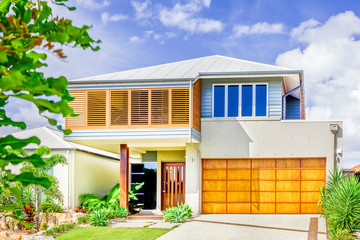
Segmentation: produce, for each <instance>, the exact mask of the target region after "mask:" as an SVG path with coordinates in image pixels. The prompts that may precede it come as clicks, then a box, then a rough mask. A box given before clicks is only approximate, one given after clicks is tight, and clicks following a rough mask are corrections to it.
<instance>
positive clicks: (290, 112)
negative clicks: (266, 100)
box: [285, 95, 300, 119]
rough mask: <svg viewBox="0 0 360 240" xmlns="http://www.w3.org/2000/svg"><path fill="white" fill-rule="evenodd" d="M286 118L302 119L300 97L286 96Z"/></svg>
mask: <svg viewBox="0 0 360 240" xmlns="http://www.w3.org/2000/svg"><path fill="white" fill-rule="evenodd" d="M285 119H300V99H297V98H295V97H293V96H291V95H289V96H287V97H286V116H285Z"/></svg>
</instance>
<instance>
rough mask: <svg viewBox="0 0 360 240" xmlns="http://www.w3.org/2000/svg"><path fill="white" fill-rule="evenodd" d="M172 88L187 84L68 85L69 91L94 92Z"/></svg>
mask: <svg viewBox="0 0 360 240" xmlns="http://www.w3.org/2000/svg"><path fill="white" fill-rule="evenodd" d="M169 87H171V88H173V87H189V82H176V83H160V84H125V83H124V84H91V85H88V84H83V85H70V86H68V89H69V90H96V89H133V88H169Z"/></svg>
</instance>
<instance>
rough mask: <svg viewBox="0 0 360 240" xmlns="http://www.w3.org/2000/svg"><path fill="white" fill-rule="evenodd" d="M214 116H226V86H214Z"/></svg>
mask: <svg viewBox="0 0 360 240" xmlns="http://www.w3.org/2000/svg"><path fill="white" fill-rule="evenodd" d="M214 117H225V86H214Z"/></svg>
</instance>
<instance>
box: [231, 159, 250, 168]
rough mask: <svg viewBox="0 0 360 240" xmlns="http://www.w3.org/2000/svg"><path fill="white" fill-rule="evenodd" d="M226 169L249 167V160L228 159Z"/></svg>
mask: <svg viewBox="0 0 360 240" xmlns="http://www.w3.org/2000/svg"><path fill="white" fill-rule="evenodd" d="M227 166H228V169H231V168H248V169H250V168H251V160H250V159H248V160H238V159H229V160H228V163H227Z"/></svg>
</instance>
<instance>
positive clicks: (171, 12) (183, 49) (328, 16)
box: [0, 0, 360, 167]
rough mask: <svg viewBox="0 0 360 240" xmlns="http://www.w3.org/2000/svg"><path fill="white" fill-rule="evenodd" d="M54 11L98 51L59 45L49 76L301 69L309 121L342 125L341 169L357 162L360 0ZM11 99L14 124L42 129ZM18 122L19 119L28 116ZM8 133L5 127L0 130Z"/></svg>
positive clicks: (81, 0) (120, 4) (110, 4)
mask: <svg viewBox="0 0 360 240" xmlns="http://www.w3.org/2000/svg"><path fill="white" fill-rule="evenodd" d="M69 5H74V6H76V7H77V10H76V11H75V12H68V11H67V10H66V9H64V8H62V7H55V9H54V14H58V15H60V16H65V17H68V18H70V19H72V20H73V21H74V23H75V24H77V25H80V24H87V25H92V26H93V28H92V29H91V30H90V33H91V35H92V37H93V38H95V39H101V41H102V44H101V50H100V51H99V52H96V53H94V52H90V51H87V52H84V51H82V50H81V49H72V48H69V49H68V48H65V53H66V54H67V56H68V59H66V60H65V61H62V60H59V59H57V58H54V57H53V56H49V59H48V61H49V67H47V68H45V69H43V71H44V72H45V73H46V74H47V75H49V76H50V75H52V76H59V75H65V76H66V77H68V79H76V78H81V77H86V76H91V75H99V74H104V73H110V72H116V71H122V70H127V69H133V68H138V67H146V66H152V65H156V64H162V63H167V62H173V61H179V60H186V59H190V58H196V57H203V56H208V55H214V54H219V55H224V56H229V57H235V58H240V59H245V60H251V61H256V62H262V63H268V64H275V65H280V66H284V67H290V68H294V69H303V70H304V72H305V89H306V90H305V95H306V106H307V107H306V113H307V119H315V120H317V119H339V120H344V159H345V161H344V167H351V166H353V165H355V164H359V163H360V41H359V40H360V4H359V2H358V0H344V1H338V0H327V1H323V0H298V1H285V0H271V1H270V0H252V1H248V0H170V1H169V0H168V1H160V0H158V1H155V0H122V1H115V0H72V1H71V0H70V1H69ZM19 101H20V100H17V101H12V102H10V104H9V106H8V109H9V111H10V112H11V113H12V116H13V117H14V119H15V120H21V119H23V118H24V116H26V117H27V116H34V117H31V118H29V117H27V119H26V120H27V121H28V122H29V127H37V126H41V125H44V124H46V120H43V119H42V118H41V117H35V115H36V114H33V113H34V112H35V111H36V109H35V107H33V106H30V105H28V104H24V103H23V102H19ZM26 117H25V118H26ZM14 130H15V129H12V128H3V129H0V133H8V132H12V131H14Z"/></svg>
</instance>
